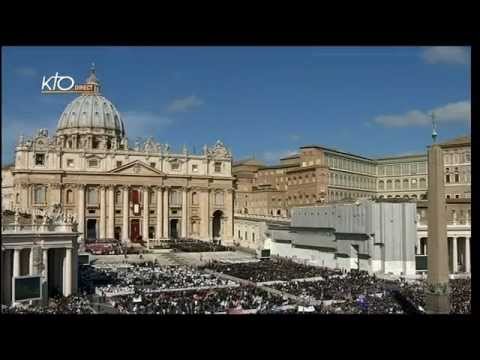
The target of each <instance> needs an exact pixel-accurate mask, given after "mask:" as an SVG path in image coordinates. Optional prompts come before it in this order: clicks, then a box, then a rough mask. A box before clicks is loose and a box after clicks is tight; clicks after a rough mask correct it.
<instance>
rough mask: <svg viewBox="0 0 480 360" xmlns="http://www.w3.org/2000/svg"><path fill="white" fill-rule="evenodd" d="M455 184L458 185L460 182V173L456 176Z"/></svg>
mask: <svg viewBox="0 0 480 360" xmlns="http://www.w3.org/2000/svg"><path fill="white" fill-rule="evenodd" d="M455 182H456V183H458V182H460V177H459V175H458V173H456V174H455Z"/></svg>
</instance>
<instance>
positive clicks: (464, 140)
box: [439, 135, 471, 146]
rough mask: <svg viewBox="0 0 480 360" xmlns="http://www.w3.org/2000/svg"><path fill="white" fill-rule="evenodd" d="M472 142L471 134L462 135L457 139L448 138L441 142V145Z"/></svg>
mask: <svg viewBox="0 0 480 360" xmlns="http://www.w3.org/2000/svg"><path fill="white" fill-rule="evenodd" d="M470 143H471V138H470V136H468V135H467V136H460V137H457V138H455V139H451V140H447V141H444V142H441V143H439V145H440V146H454V145H466V144H470Z"/></svg>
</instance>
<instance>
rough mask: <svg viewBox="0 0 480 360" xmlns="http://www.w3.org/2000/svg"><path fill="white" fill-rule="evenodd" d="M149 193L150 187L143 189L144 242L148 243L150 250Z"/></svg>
mask: <svg viewBox="0 0 480 360" xmlns="http://www.w3.org/2000/svg"><path fill="white" fill-rule="evenodd" d="M148 192H149V187H148V186H144V187H143V235H142V236H143V237H142V238H143V241H145V242H146V243H147V248H150V240H149V238H148V217H149V206H148V201H149V199H148Z"/></svg>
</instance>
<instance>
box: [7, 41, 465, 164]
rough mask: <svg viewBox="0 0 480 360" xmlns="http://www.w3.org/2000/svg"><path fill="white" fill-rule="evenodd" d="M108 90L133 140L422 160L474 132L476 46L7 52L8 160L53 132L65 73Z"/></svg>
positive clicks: (271, 156)
mask: <svg viewBox="0 0 480 360" xmlns="http://www.w3.org/2000/svg"><path fill="white" fill-rule="evenodd" d="M92 62H95V64H96V70H97V76H98V78H99V79H100V82H101V85H102V93H103V95H105V96H106V97H107V98H108V99H110V100H111V101H112V102H113V103H114V104H115V105H116V107H117V109H118V110H119V111H120V113H121V114H122V116H123V119H124V122H125V126H126V130H127V135H128V137H129V140H130V143H131V144H132V143H133V141H134V140H135V139H136V138H137V137H143V138H146V137H147V136H153V137H154V138H155V139H156V140H157V141H159V142H162V143H168V144H170V146H171V147H173V148H174V149H180V148H181V146H182V145H183V144H186V145H187V146H188V147H189V148H190V149H193V148H194V147H195V149H196V150H197V151H199V150H200V149H201V147H202V146H203V144H205V143H206V144H213V143H214V142H215V141H216V140H217V139H221V140H222V141H223V142H224V143H225V144H226V145H227V146H228V147H229V148H231V150H232V152H233V154H234V158H235V159H236V160H238V159H242V158H246V157H250V156H252V155H254V156H255V157H256V158H257V159H262V160H264V161H266V162H268V163H277V162H278V159H279V158H280V157H282V156H285V155H288V154H290V153H293V152H295V151H296V150H297V149H298V147H299V146H302V145H306V144H318V145H323V146H327V147H334V148H338V149H340V150H343V151H347V152H353V153H357V154H359V155H364V156H372V157H377V156H383V155H393V154H407V153H416V152H422V151H424V150H425V147H426V145H428V144H429V143H430V139H431V138H430V134H431V125H430V122H429V120H428V117H427V114H428V113H429V112H431V111H432V110H433V111H435V113H436V114H437V118H438V122H439V123H438V132H439V139H440V140H444V139H449V138H452V137H456V136H462V135H465V134H469V133H470V121H471V120H470V80H469V79H470V49H469V48H462V47H313V46H312V47H4V48H2V163H3V164H5V163H9V162H11V161H12V159H13V152H14V144H15V141H16V139H17V138H18V136H19V135H20V133H23V134H24V135H27V136H28V135H33V134H34V132H35V131H36V129H37V128H40V127H42V128H48V129H49V131H50V132H51V133H52V132H54V131H55V129H56V125H57V121H58V118H59V116H60V114H61V113H62V111H63V109H64V108H65V107H66V106H67V104H68V103H69V102H70V101H71V100H73V99H74V97H75V95H42V94H41V93H40V88H41V82H42V77H43V76H44V75H46V76H51V75H53V74H54V73H55V72H59V73H60V74H61V75H70V76H73V77H74V78H75V79H76V81H77V83H83V82H84V79H85V78H86V77H87V75H88V72H89V68H90V65H91V63H92Z"/></svg>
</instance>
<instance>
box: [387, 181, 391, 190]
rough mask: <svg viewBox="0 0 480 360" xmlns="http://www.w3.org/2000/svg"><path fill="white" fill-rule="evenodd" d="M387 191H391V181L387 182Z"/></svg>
mask: <svg viewBox="0 0 480 360" xmlns="http://www.w3.org/2000/svg"><path fill="white" fill-rule="evenodd" d="M387 190H392V180H387Z"/></svg>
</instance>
